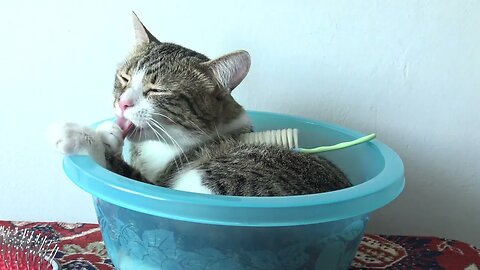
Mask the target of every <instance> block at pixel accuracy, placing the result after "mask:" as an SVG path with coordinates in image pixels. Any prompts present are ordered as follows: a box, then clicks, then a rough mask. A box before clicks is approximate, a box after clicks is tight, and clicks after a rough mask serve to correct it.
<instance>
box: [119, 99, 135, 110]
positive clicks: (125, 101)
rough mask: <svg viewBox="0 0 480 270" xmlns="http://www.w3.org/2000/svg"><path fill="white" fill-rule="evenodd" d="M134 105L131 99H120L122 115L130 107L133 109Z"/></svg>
mask: <svg viewBox="0 0 480 270" xmlns="http://www.w3.org/2000/svg"><path fill="white" fill-rule="evenodd" d="M133 105H134V102H133V100H131V99H120V101H119V102H118V106H119V107H120V110H121V111H122V113H123V112H124V111H125V110H126V109H127V108H129V107H132V106H133Z"/></svg>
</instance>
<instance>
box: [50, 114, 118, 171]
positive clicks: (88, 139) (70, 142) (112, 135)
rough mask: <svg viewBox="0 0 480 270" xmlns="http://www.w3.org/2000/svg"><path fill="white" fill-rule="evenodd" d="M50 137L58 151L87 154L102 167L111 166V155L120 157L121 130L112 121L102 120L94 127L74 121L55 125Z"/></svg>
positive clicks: (68, 153) (67, 153) (66, 153)
mask: <svg viewBox="0 0 480 270" xmlns="http://www.w3.org/2000/svg"><path fill="white" fill-rule="evenodd" d="M50 138H51V139H52V140H53V143H54V144H55V147H56V148H57V150H58V151H59V152H60V153H62V154H65V155H78V154H88V155H90V156H91V157H92V158H93V159H94V160H95V161H96V162H97V163H98V164H99V165H101V166H102V167H104V168H109V167H111V164H109V163H110V161H111V159H112V158H111V157H113V156H115V157H119V158H121V153H122V148H123V138H122V130H121V128H120V127H119V126H118V125H117V124H115V123H113V122H109V121H106V122H103V123H102V124H100V125H99V126H98V127H97V128H96V129H92V128H91V127H89V126H84V125H79V124H76V123H64V124H61V125H56V126H54V127H52V128H51V129H50Z"/></svg>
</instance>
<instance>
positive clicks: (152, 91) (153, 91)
mask: <svg viewBox="0 0 480 270" xmlns="http://www.w3.org/2000/svg"><path fill="white" fill-rule="evenodd" d="M166 92H167V90H165V89H162V88H149V89H147V90H146V91H145V95H146V96H148V95H154V94H160V93H166Z"/></svg>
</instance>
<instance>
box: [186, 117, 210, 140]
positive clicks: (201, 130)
mask: <svg viewBox="0 0 480 270" xmlns="http://www.w3.org/2000/svg"><path fill="white" fill-rule="evenodd" d="M188 122H190V123H191V124H192V125H194V127H195V128H196V129H197V130H198V131H200V133H201V134H202V135H205V136H206V137H208V138H209V139H210V140H212V139H213V137H212V136H211V135H210V134H208V133H207V132H205V130H203V129H202V128H200V127H199V126H198V125H197V124H196V123H195V122H193V121H192V120H188Z"/></svg>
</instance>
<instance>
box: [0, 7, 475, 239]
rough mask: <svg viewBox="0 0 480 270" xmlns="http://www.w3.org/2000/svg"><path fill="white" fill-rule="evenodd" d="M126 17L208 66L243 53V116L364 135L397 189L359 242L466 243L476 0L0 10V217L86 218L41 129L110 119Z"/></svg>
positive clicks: (471, 231)
mask: <svg viewBox="0 0 480 270" xmlns="http://www.w3.org/2000/svg"><path fill="white" fill-rule="evenodd" d="M227 2H228V3H227ZM300 2H302V3H300ZM131 10H135V11H136V12H137V14H139V16H140V17H141V19H142V20H143V22H144V23H145V24H146V25H147V26H148V27H149V28H150V29H151V30H152V32H153V33H155V34H156V35H157V36H158V37H159V39H161V40H163V41H173V42H176V43H179V44H182V45H184V46H187V47H190V48H192V49H196V50H198V51H200V52H203V53H205V54H207V55H208V56H210V57H215V56H219V55H221V54H223V53H226V52H229V51H233V50H236V49H246V50H248V51H249V52H250V53H251V55H252V59H253V65H252V69H251V72H250V75H249V76H248V77H247V79H246V81H245V82H244V83H243V84H242V85H241V87H239V88H238V89H237V90H236V91H235V96H236V98H237V99H238V100H239V101H240V102H241V103H242V104H244V105H245V106H246V107H247V108H249V109H256V110H268V111H276V112H283V113H288V114H296V115H303V116H307V117H311V118H314V119H319V120H326V121H330V122H335V123H338V124H341V125H344V126H347V127H350V128H353V129H357V130H360V131H363V132H365V133H368V132H376V133H377V134H378V136H379V138H380V139H381V140H383V141H384V142H385V143H387V144H388V145H390V146H391V147H393V148H394V149H395V150H396V151H397V152H398V153H399V154H400V155H401V156H402V158H403V160H404V162H405V165H406V176H407V186H406V189H405V191H404V193H403V194H402V195H401V197H400V198H399V199H398V200H396V201H395V202H394V203H392V204H391V205H389V206H388V207H385V208H384V209H382V210H380V211H378V212H376V213H375V214H374V215H373V220H372V222H371V223H370V227H369V230H370V231H372V232H381V233H388V234H413V235H437V236H446V237H451V238H455V239H458V240H463V241H467V242H470V243H474V244H476V245H480V233H479V232H480V231H479V229H478V228H480V215H479V213H480V166H479V163H478V160H479V158H478V153H479V152H480V135H479V130H480V121H479V115H478V110H479V106H480V94H479V93H480V76H479V75H480V74H479V72H480V34H479V33H478V29H479V25H480V24H479V23H480V2H478V1H381V0H378V1H289V2H287V1H254V0H248V1H245V0H244V1H211V2H209V1H207V2H205V1H151V2H145V1H142V3H137V2H135V3H134V2H133V1H132V2H120V1H113V0H111V1H93V0H90V1H60V0H57V1H28V2H27V1H4V2H2V5H1V9H0V15H1V16H0V33H1V41H0V63H1V66H0V74H1V75H2V80H1V83H0V85H1V88H2V89H1V90H0V91H1V97H2V98H1V101H2V102H1V105H0V116H1V125H0V126H1V127H0V129H1V131H2V132H1V133H0V134H1V135H0V136H1V140H0V149H1V156H0V183H1V189H0V205H2V207H0V219H13V220H37V221H41V220H45V221H46V220H63V221H89V222H93V221H95V215H94V212H93V208H92V203H91V202H90V197H89V196H88V195H87V194H86V193H85V192H83V191H82V190H80V189H79V188H77V187H76V186H74V185H73V184H72V183H71V182H70V181H69V180H68V179H67V178H66V177H65V176H64V174H63V171H62V168H61V158H60V156H58V155H57V154H56V153H54V152H53V151H52V150H51V147H50V146H49V145H47V144H46V142H45V139H44V135H43V134H44V131H45V128H46V126H47V125H48V124H49V123H51V122H53V121H56V120H71V121H77V122H81V123H91V122H93V121H95V120H98V119H103V118H106V117H110V116H111V110H110V106H111V95H110V92H111V89H112V82H113V74H114V69H115V67H116V65H117V63H119V62H120V61H121V60H122V59H123V57H124V56H125V55H126V53H127V52H128V50H129V49H130V48H131V46H132V44H133V34H132V30H131V19H130V11H131Z"/></svg>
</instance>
